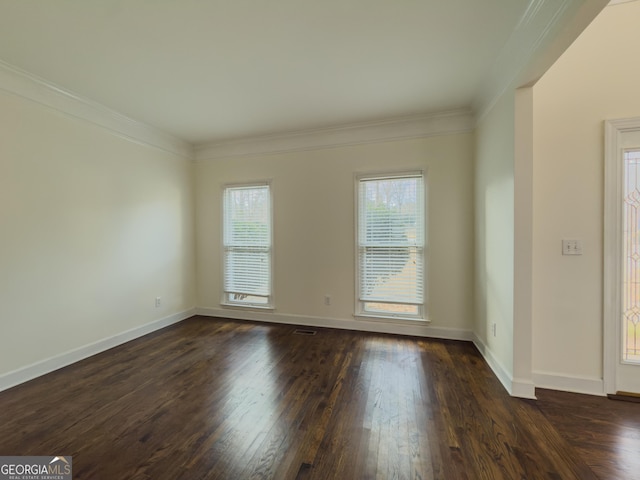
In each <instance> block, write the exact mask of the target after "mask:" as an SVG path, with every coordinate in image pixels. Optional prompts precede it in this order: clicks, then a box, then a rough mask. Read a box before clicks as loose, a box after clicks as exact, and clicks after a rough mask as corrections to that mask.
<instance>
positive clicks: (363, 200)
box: [358, 173, 425, 318]
mask: <svg viewBox="0 0 640 480" xmlns="http://www.w3.org/2000/svg"><path fill="white" fill-rule="evenodd" d="M358 190H359V191H358V193H359V195H358V278H359V282H358V283H359V299H358V300H359V303H360V311H361V313H369V314H373V315H382V316H389V315H390V316H398V317H411V318H416V317H421V316H422V305H423V303H424V242H425V227H424V224H425V221H424V218H425V212H424V178H423V174H422V173H414V174H406V175H398V176H382V177H365V178H360V179H359V181H358Z"/></svg>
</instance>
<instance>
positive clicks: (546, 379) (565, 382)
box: [533, 372, 605, 397]
mask: <svg viewBox="0 0 640 480" xmlns="http://www.w3.org/2000/svg"><path fill="white" fill-rule="evenodd" d="M533 382H534V383H535V385H536V387H537V388H548V389H550V390H560V391H562V392H573V393H583V394H587V395H598V396H601V397H602V396H604V395H605V392H604V382H603V380H602V379H601V378H596V377H580V376H568V375H560V374H557V373H551V372H533Z"/></svg>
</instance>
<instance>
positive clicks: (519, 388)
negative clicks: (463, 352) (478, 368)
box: [472, 333, 536, 400]
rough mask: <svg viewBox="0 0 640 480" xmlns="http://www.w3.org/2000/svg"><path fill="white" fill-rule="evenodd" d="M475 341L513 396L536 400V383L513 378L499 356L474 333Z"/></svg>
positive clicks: (490, 366) (473, 338)
mask: <svg viewBox="0 0 640 480" xmlns="http://www.w3.org/2000/svg"><path fill="white" fill-rule="evenodd" d="M472 340H473V343H474V345H475V346H476V348H477V349H478V351H479V352H480V354H481V355H482V357H483V358H484V359H485V361H486V362H487V364H488V365H489V368H491V370H493V373H494V374H495V375H496V377H498V380H500V383H502V386H503V387H504V388H505V390H506V391H507V392H508V393H509V395H511V396H513V397H519V398H530V399H533V400H535V399H536V395H535V385H534V383H533V382H532V381H530V380H527V379H519V378H513V376H512V375H511V374H510V373H509V371H508V370H507V369H506V368H505V367H504V365H502V363H501V362H500V360H498V357H496V356H495V355H494V354H493V352H492V351H491V349H490V348H489V347H488V346H487V345H486V344H485V343H484V342H483V341H482V339H480V337H479V336H478V335H477V334H476V333H474V334H473V337H472Z"/></svg>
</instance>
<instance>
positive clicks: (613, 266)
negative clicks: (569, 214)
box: [603, 117, 640, 393]
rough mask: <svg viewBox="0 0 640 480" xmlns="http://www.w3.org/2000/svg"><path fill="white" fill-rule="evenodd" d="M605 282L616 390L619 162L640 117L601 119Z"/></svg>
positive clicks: (606, 360) (606, 369) (606, 338)
mask: <svg viewBox="0 0 640 480" xmlns="http://www.w3.org/2000/svg"><path fill="white" fill-rule="evenodd" d="M604 130H605V132H604V133H605V142H604V286H603V316H604V318H603V380H604V387H603V388H604V393H616V390H617V388H616V364H617V362H618V342H619V341H620V340H619V338H618V332H619V328H618V325H617V323H618V319H619V318H620V317H621V315H622V312H621V311H620V307H621V305H622V298H621V291H622V287H621V286H620V282H621V279H622V272H621V271H620V266H621V264H622V261H621V260H622V238H621V234H620V230H621V229H620V226H621V225H622V205H621V201H620V195H621V192H622V191H623V187H622V179H623V174H622V168H623V167H622V163H621V162H620V155H621V151H622V148H623V143H622V134H623V133H624V132H636V131H640V117H631V118H621V119H614V120H606V121H605V123H604Z"/></svg>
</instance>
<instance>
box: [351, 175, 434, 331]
mask: <svg viewBox="0 0 640 480" xmlns="http://www.w3.org/2000/svg"><path fill="white" fill-rule="evenodd" d="M415 175H421V176H422V188H423V203H424V204H423V212H424V219H423V222H424V247H423V256H422V258H423V269H424V270H423V286H422V287H423V289H424V290H423V292H422V298H423V300H424V303H422V304H420V305H418V315H415V316H414V315H410V316H409V315H393V314H375V313H372V312H369V311H365V310H364V308H363V303H364V302H362V301H361V300H360V254H359V251H360V244H359V243H360V242H359V234H360V232H359V228H360V216H359V207H360V181H361V180H366V179H375V178H381V179H382V178H402V177H408V176H415ZM427 197H428V189H427V172H426V170H425V169H415V170H400V171H398V170H394V171H377V172H367V173H362V172H360V173H356V174H355V175H354V199H355V200H354V207H355V208H354V222H353V223H354V239H355V248H354V253H355V255H354V256H355V259H354V267H355V270H354V273H355V308H354V310H355V313H354V314H353V316H354V318H357V319H363V320H369V321H384V322H387V323H396V324H410V325H415V324H416V322H425V323H427V322H430V319H429V314H428V305H429V298H428V290H429V289H428V285H429V279H428V264H429V262H428V257H429V241H428V238H429V235H428V218H429V214H428V210H427V206H428V202H427Z"/></svg>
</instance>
